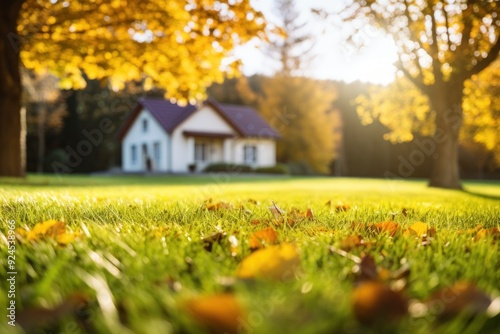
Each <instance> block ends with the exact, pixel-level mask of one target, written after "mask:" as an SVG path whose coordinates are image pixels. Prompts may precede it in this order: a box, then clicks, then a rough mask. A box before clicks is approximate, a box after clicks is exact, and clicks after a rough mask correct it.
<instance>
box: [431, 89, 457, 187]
mask: <svg viewBox="0 0 500 334" xmlns="http://www.w3.org/2000/svg"><path fill="white" fill-rule="evenodd" d="M462 100H463V83H462V84H457V83H454V84H453V85H443V86H441V87H437V89H435V91H434V92H433V94H432V95H431V96H430V101H431V105H432V107H433V109H434V111H435V112H436V132H435V135H434V145H435V153H434V154H433V157H434V159H435V160H434V164H433V166H432V171H431V178H430V182H429V186H431V187H438V188H447V189H462V185H461V182H460V173H459V166H458V149H459V134H460V128H461V126H462V119H463V110H462Z"/></svg>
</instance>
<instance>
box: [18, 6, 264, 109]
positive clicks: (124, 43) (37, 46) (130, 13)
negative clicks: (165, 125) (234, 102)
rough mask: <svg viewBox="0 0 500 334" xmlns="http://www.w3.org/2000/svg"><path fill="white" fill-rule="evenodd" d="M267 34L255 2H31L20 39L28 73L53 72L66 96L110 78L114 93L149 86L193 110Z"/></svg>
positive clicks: (24, 9) (25, 9) (22, 17)
mask: <svg viewBox="0 0 500 334" xmlns="http://www.w3.org/2000/svg"><path fill="white" fill-rule="evenodd" d="M265 28H266V23H265V20H264V17H263V15H262V14H261V13H260V12H258V11H255V10H254V9H253V8H252V6H251V5H250V1H249V0H240V1H230V0H222V1H203V2H186V1H184V0H145V1H138V0H129V1H118V0H115V1H111V2H110V1H102V0H96V1H85V0H75V1H37V0H26V1H24V4H23V7H22V10H21V14H20V18H19V24H18V33H19V35H20V38H21V39H22V40H23V44H22V49H21V50H20V52H21V53H20V55H21V59H22V62H23V64H24V66H25V67H27V68H28V69H33V70H35V71H38V72H40V71H45V70H47V69H48V71H49V72H50V73H52V74H55V75H56V76H58V77H60V78H61V82H60V86H61V88H64V89H71V88H75V89H78V88H83V87H84V86H85V80H84V76H87V77H88V78H90V79H104V78H109V79H110V83H111V86H112V87H113V88H114V89H120V88H122V87H123V85H124V83H125V82H126V81H129V80H140V79H146V78H148V79H147V81H145V85H146V86H147V87H145V88H146V89H149V88H151V87H152V86H153V85H154V86H157V87H161V88H164V89H166V90H167V95H168V97H174V98H177V99H179V100H180V101H182V102H187V101H188V100H193V99H201V98H203V97H204V94H205V88H206V87H207V86H209V85H210V84H211V83H212V82H213V81H221V80H222V79H223V72H222V71H221V65H222V60H223V59H224V58H225V57H226V56H228V54H229V53H230V51H231V50H233V49H234V48H235V47H236V46H237V45H239V44H243V43H245V42H247V41H249V40H250V39H252V38H254V37H259V38H265ZM236 65H237V64H236ZM236 65H235V64H233V65H232V66H228V67H227V68H226V70H227V72H229V74H234V71H235V70H237V68H235V66H236ZM236 67H237V66H236Z"/></svg>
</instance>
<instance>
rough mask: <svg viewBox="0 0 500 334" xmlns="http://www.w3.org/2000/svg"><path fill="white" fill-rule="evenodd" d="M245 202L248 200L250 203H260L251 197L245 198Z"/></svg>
mask: <svg viewBox="0 0 500 334" xmlns="http://www.w3.org/2000/svg"><path fill="white" fill-rule="evenodd" d="M247 202H248V203H252V204H254V205H259V204H260V203H259V201H257V200H254V199H253V198H249V199H248V200H247Z"/></svg>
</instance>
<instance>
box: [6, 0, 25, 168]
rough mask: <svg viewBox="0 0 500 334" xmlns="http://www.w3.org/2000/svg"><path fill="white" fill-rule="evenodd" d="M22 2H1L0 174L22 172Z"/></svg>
mask: <svg viewBox="0 0 500 334" xmlns="http://www.w3.org/2000/svg"><path fill="white" fill-rule="evenodd" d="M22 3H23V1H22V0H17V1H4V2H2V3H1V4H0V176H24V175H25V161H26V157H25V151H26V147H25V137H26V128H25V127H26V120H25V117H24V112H23V111H22V110H21V92H22V87H21V78H20V73H19V51H20V37H19V36H18V35H17V34H16V33H17V18H18V15H19V12H20V10H21V5H22Z"/></svg>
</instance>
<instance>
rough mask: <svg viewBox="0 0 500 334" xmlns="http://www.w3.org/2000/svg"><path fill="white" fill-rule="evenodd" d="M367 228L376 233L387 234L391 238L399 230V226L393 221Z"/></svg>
mask: <svg viewBox="0 0 500 334" xmlns="http://www.w3.org/2000/svg"><path fill="white" fill-rule="evenodd" d="M368 228H369V229H370V230H371V231H373V232H376V233H387V234H389V235H390V236H391V237H393V236H394V235H395V234H396V232H397V231H398V230H399V224H398V223H395V222H393V221H387V222H380V223H376V224H370V225H368Z"/></svg>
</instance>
